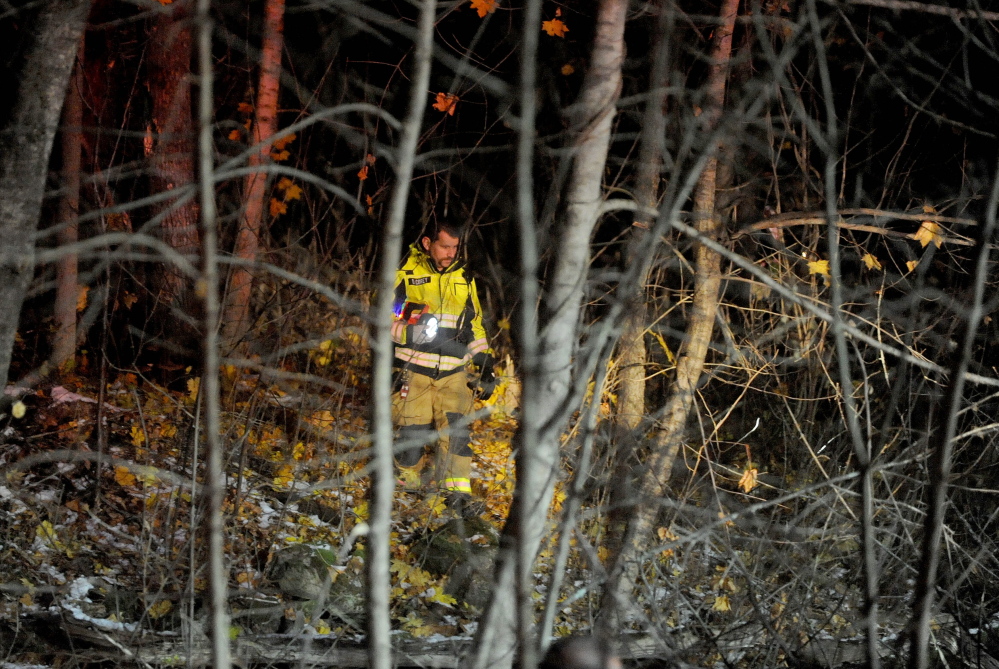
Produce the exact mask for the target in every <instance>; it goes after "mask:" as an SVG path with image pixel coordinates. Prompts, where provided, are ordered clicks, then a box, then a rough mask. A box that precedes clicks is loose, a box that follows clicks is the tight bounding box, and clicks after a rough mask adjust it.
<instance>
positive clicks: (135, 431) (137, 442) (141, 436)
mask: <svg viewBox="0 0 999 669" xmlns="http://www.w3.org/2000/svg"><path fill="white" fill-rule="evenodd" d="M130 434H131V436H132V445H133V446H142V445H143V444H144V443H146V433H145V432H143V431H142V428H141V427H140V426H138V425H133V426H132V430H131V432H130Z"/></svg>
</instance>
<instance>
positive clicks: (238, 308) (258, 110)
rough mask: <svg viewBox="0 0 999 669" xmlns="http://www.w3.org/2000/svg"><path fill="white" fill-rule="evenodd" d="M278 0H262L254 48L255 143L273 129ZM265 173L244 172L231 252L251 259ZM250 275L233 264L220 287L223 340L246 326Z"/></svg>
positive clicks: (253, 158)
mask: <svg viewBox="0 0 999 669" xmlns="http://www.w3.org/2000/svg"><path fill="white" fill-rule="evenodd" d="M284 4H285V3H284V0H267V3H266V4H265V5H264V35H263V45H262V49H261V52H260V78H259V83H258V84H257V103H256V106H255V108H254V113H255V116H256V118H255V119H254V123H253V143H254V145H258V146H260V145H261V143H263V142H267V140H269V139H270V138H272V137H273V136H274V133H275V132H277V125H278V119H277V111H278V97H279V93H280V89H281V51H282V50H283V49H284ZM270 152H271V146H270V143H269V142H267V143H265V144H263V145H262V146H260V150H259V151H257V152H254V153H251V154H250V159H249V164H250V167H251V168H255V167H261V166H263V165H267V164H269V163H270ZM266 205H267V173H266V172H265V171H264V170H258V171H254V172H253V173H252V174H250V175H249V176H248V177H246V195H245V205H244V208H243V217H242V218H241V219H240V225H239V233H238V235H237V236H236V247H235V249H234V251H233V255H235V257H236V258H239V259H241V260H246V261H249V262H253V261H255V260H256V259H257V252H258V250H259V248H260V232H261V230H262V229H263V227H264V220H265V216H266V212H267V206H266ZM252 288H253V275H252V274H251V273H250V270H249V269H247V268H246V267H245V266H237V267H234V268H233V270H232V273H231V275H230V279H229V290H228V291H227V293H226V303H225V318H224V319H223V322H224V324H225V325H224V330H223V340H224V342H225V345H226V346H227V347H229V348H231V347H232V346H234V345H235V344H236V343H238V342H239V340H240V339H241V338H242V337H244V336H245V335H246V333H247V332H248V331H249V329H250V298H251V295H252Z"/></svg>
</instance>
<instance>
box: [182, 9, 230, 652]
mask: <svg viewBox="0 0 999 669" xmlns="http://www.w3.org/2000/svg"><path fill="white" fill-rule="evenodd" d="M210 7H211V0H198V3H197V10H196V14H195V19H196V23H197V29H198V30H197V59H198V73H199V85H198V154H197V155H198V200H199V202H200V205H201V206H200V213H201V227H202V231H203V236H202V239H203V242H204V248H203V252H202V261H203V264H202V274H201V281H202V283H203V285H204V286H205V294H204V314H205V323H204V330H205V334H204V341H203V344H204V361H205V368H204V371H203V372H202V380H201V383H202V394H201V397H202V401H204V403H205V404H204V406H205V442H206V445H207V447H208V461H207V467H206V471H205V478H206V481H207V488H208V489H207V492H208V509H207V517H208V532H209V535H208V581H209V589H210V591H211V602H210V606H209V610H210V611H211V625H210V629H211V635H212V666H213V667H215V668H216V669H229V667H230V666H231V665H232V660H231V653H230V649H229V611H228V595H227V593H228V586H229V570H228V569H227V568H226V562H225V512H224V502H225V493H226V487H225V484H226V476H225V470H224V468H223V462H224V461H225V459H224V455H225V454H224V453H223V452H222V449H223V444H222V420H221V415H222V411H221V400H220V396H219V387H220V386H219V335H218V325H219V312H220V309H219V267H218V219H217V217H216V207H215V179H214V175H215V163H214V157H215V149H214V144H213V142H212V116H213V112H214V105H213V100H212V92H213V86H214V73H213V72H212V20H211V13H210V11H209V10H210ZM191 157H192V159H193V154H191ZM192 566H193V565H192Z"/></svg>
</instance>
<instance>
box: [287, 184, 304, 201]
mask: <svg viewBox="0 0 999 669" xmlns="http://www.w3.org/2000/svg"><path fill="white" fill-rule="evenodd" d="M301 197H302V189H301V188H299V187H298V186H296V185H295V184H291V185H290V186H288V187H287V188H285V189H284V201H285V202H291V201H292V200H299V199H301Z"/></svg>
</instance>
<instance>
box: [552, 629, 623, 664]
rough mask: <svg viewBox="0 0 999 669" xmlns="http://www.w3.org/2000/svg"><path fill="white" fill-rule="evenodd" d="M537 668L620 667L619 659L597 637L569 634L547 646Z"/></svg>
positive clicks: (607, 645)
mask: <svg viewBox="0 0 999 669" xmlns="http://www.w3.org/2000/svg"><path fill="white" fill-rule="evenodd" d="M538 669H621V660H620V659H619V658H618V657H617V656H616V655H615V654H614V653H613V652H612V651H611V650H610V646H609V644H608V643H606V642H605V641H602V640H600V639H598V638H597V637H593V636H569V637H563V638H561V639H559V640H558V641H555V642H554V643H552V645H551V646H549V647H548V652H547V653H545V656H544V658H542V660H541V662H540V663H539V664H538Z"/></svg>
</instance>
